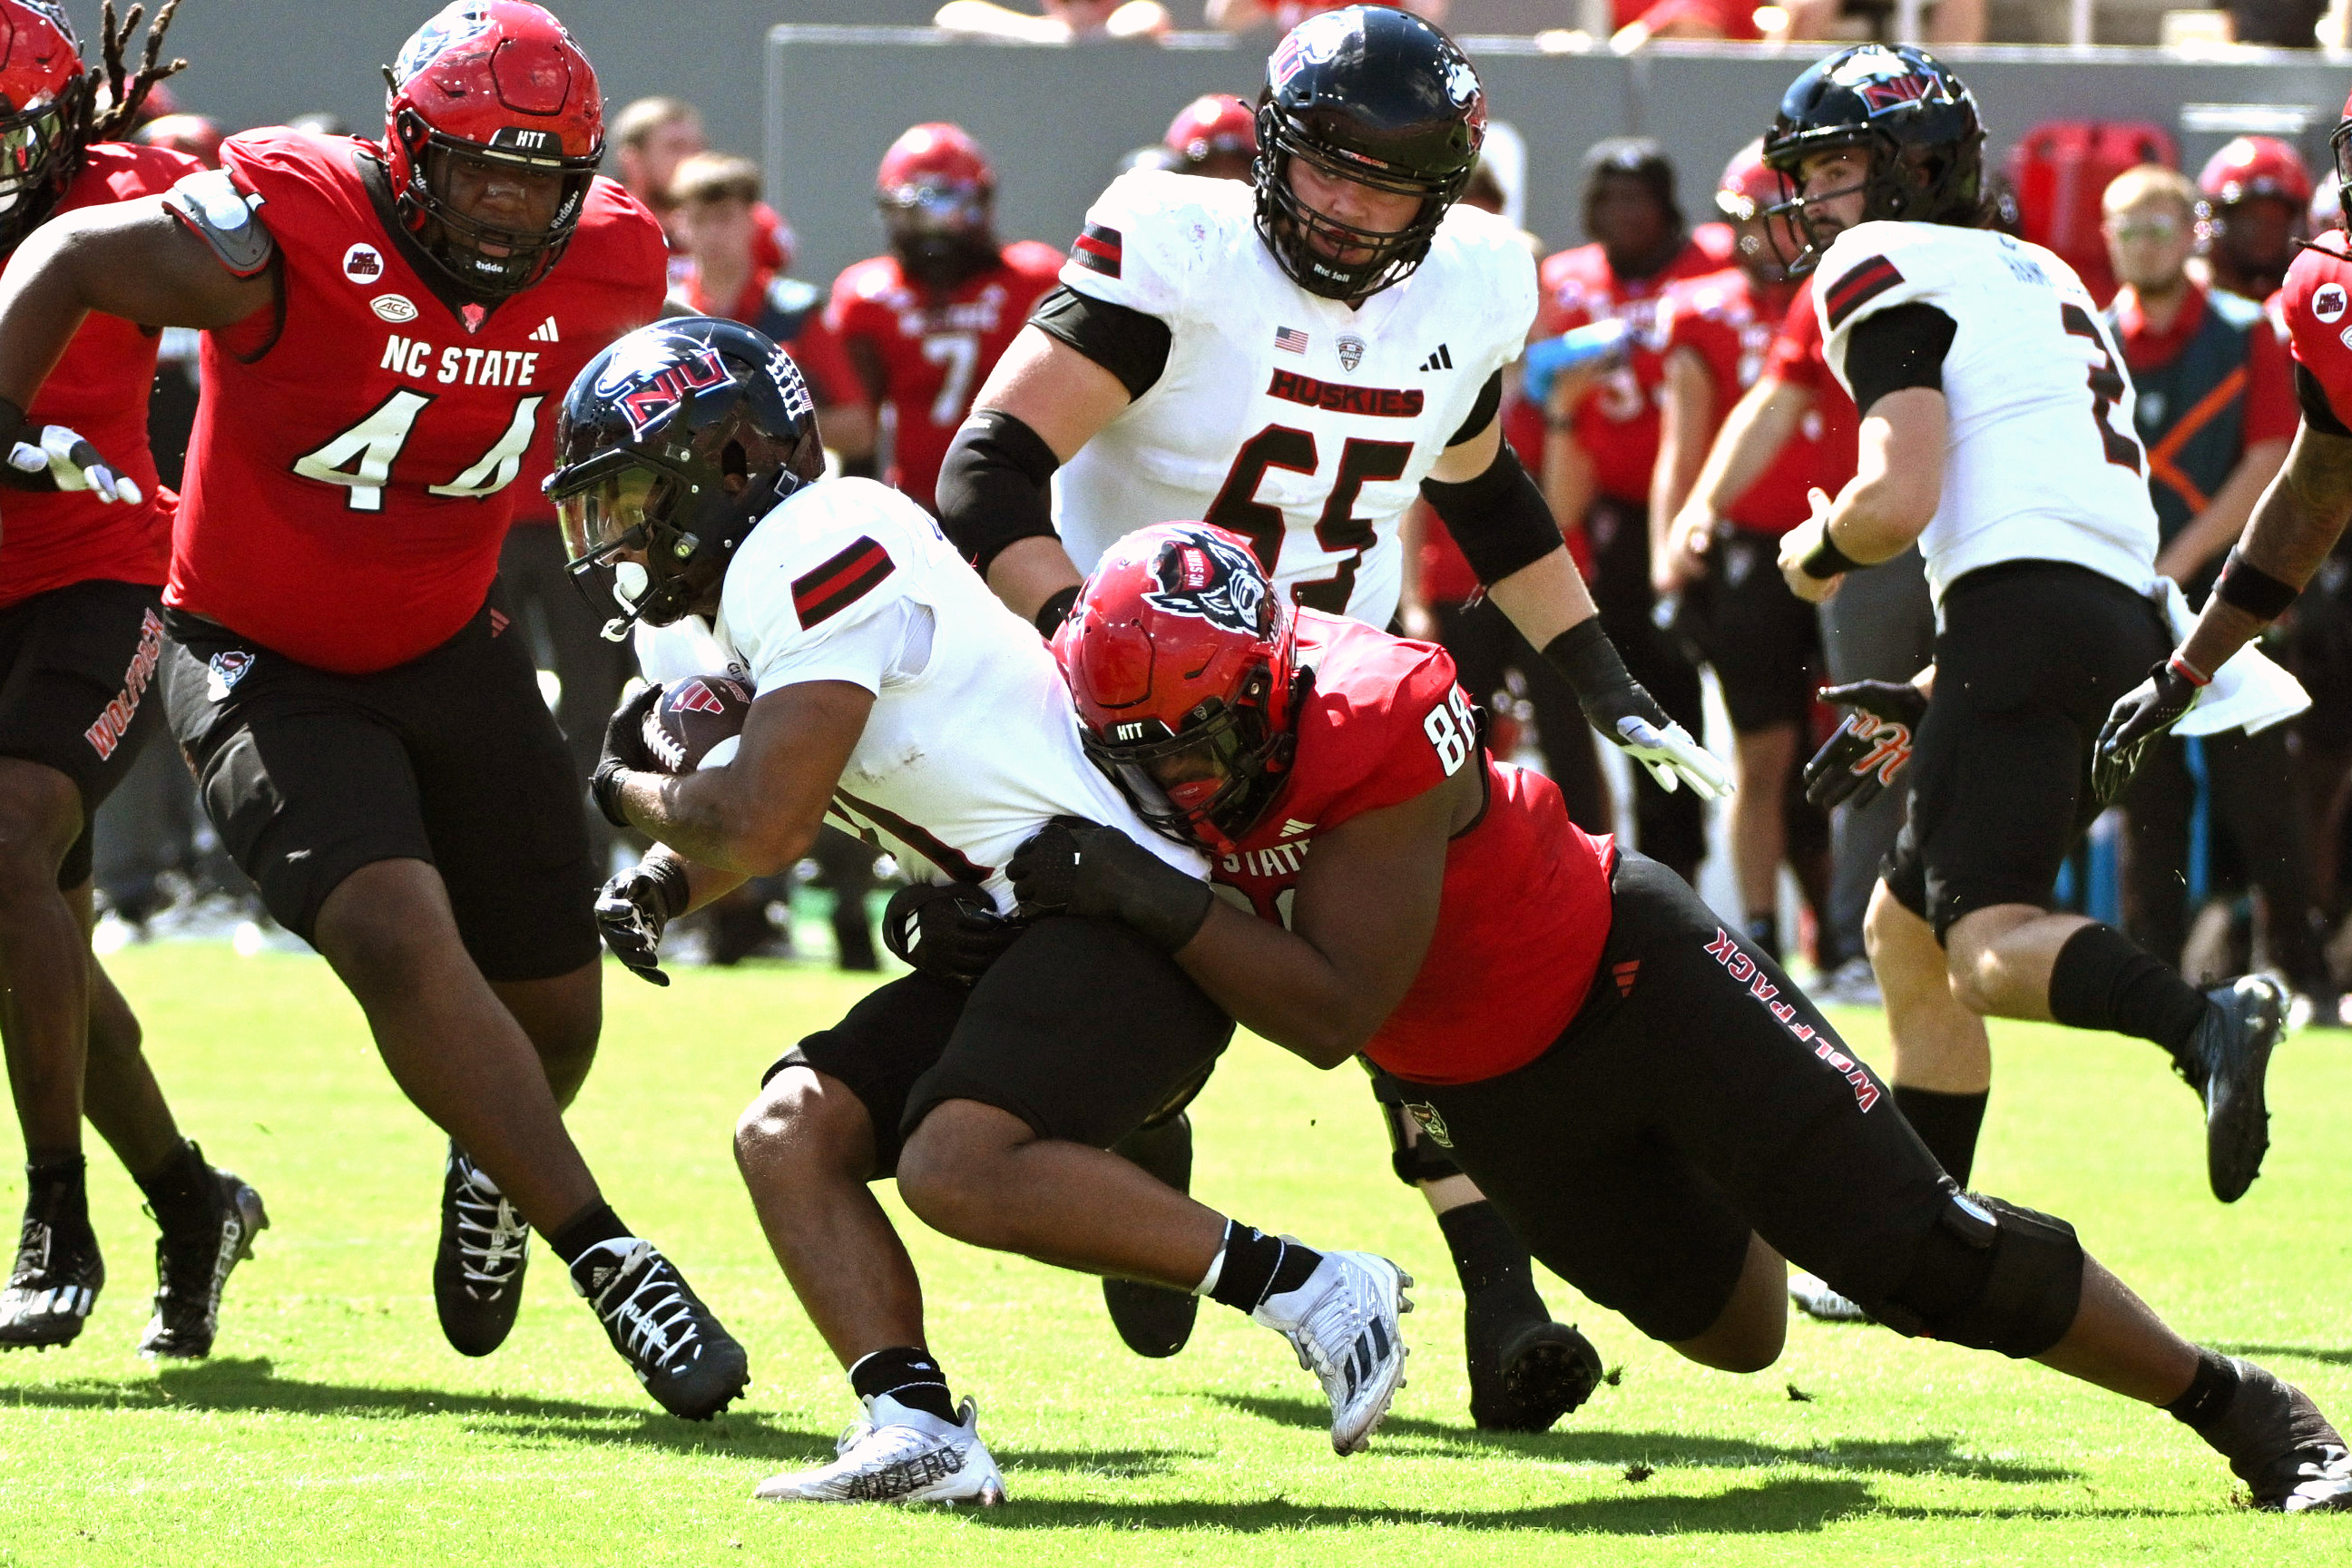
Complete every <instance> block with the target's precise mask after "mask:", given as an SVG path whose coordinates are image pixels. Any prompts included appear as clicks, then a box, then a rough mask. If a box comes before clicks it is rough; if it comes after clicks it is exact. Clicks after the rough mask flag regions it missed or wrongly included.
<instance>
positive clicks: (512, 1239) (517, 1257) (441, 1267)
mask: <svg viewBox="0 0 2352 1568" xmlns="http://www.w3.org/2000/svg"><path fill="white" fill-rule="evenodd" d="M529 1264H530V1226H528V1225H526V1224H524V1223H523V1217H522V1215H519V1214H517V1213H516V1212H515V1208H514V1205H512V1204H510V1203H509V1202H507V1200H506V1195H505V1194H502V1193H500V1192H499V1189H498V1184H496V1183H494V1182H492V1181H491V1180H490V1178H489V1177H488V1176H487V1175H484V1174H483V1173H482V1172H481V1169H480V1168H479V1167H478V1166H477V1165H476V1164H475V1163H474V1162H473V1161H472V1160H470V1159H468V1158H467V1155H466V1152H465V1151H464V1150H462V1149H460V1148H458V1147H457V1143H456V1142H454V1141H453V1142H451V1143H450V1145H449V1163H448V1164H447V1166H446V1169H445V1171H444V1172H443V1174H442V1179H441V1245H440V1248H439V1250H438V1251H436V1253H435V1254H434V1258H433V1307H434V1310H435V1311H436V1313H437V1314H439V1316H440V1319H441V1332H442V1333H443V1334H444V1335H446V1337H447V1338H448V1341H449V1344H450V1348H452V1349H453V1350H455V1351H457V1353H458V1354H460V1355H488V1354H489V1353H490V1352H492V1351H494V1350H496V1349H498V1348H499V1346H500V1345H502V1344H504V1343H506V1339H507V1334H508V1332H509V1331H510V1330H512V1329H513V1327H514V1321H515V1314H516V1313H517V1312H518V1311H520V1310H521V1309H522V1276H523V1269H524V1268H526V1267H528V1266H529Z"/></svg>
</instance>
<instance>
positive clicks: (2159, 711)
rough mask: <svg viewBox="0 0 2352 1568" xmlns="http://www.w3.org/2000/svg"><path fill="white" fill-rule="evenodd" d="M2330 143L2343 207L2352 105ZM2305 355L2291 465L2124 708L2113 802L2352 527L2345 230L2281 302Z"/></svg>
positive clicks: (2106, 767)
mask: <svg viewBox="0 0 2352 1568" xmlns="http://www.w3.org/2000/svg"><path fill="white" fill-rule="evenodd" d="M2329 145H2330V146H2331V147H2332V148H2333V150H2334V154H2335V159H2336V188H2337V191H2338V200H2339V202H2341V200H2342V198H2343V193H2344V192H2346V191H2347V189H2352V100H2347V101H2346V103H2345V106H2344V115H2343V118H2342V119H2340V120H2339V121H2337V122H2336V134H2335V136H2334V138H2333V140H2332V141H2331V142H2330V143H2329ZM2278 305H2279V308H2280V310H2282V311H2283V312H2284V316H2285V320H2286V325H2287V331H2288V333H2289V340H2290V342H2289V346H2290V348H2291V349H2292V350H2293V353H2294V386H2295V395H2296V398H2297V401H2298V402H2299V403H2300V404H2301V405H2302V414H2303V416H2302V420H2301V422H2300V423H2299V424H2298V425H2297V426H2296V428H2295V433H2294V445H2293V446H2291V447H2288V448H2287V456H2286V467H2285V468H2284V469H2282V470H2281V471H2280V473H2279V476H2278V478H2277V479H2274V480H2273V481H2272V483H2271V485H2270V488H2269V489H2265V490H2264V491H2263V495H2262V499H2261V500H2259V501H2257V502H2256V503H2255V505H2254V512H2253V516H2252V518H2251V519H2250V520H2249V521H2247V524H2246V530H2245V532H2244V534H2243V535H2242V537H2241V538H2240V539H2239V541H2238V544H2237V547H2236V548H2235V549H2233V550H2231V552H2230V555H2229V558H2228V560H2227V561H2226V562H2224V563H2223V564H2222V567H2221V576H2220V578H2219V579H2218V580H2217V581H2216V582H2215V584H2214V586H2213V592H2212V594H2211V595H2210V597H2208V598H2207V600H2206V601H2205V607H2204V609H2203V610H2202V611H2200V613H2199V615H2198V617H2197V625H2196V628H2195V629H2194V630H2193V631H2192V632H2191V633H2190V634H2189V636H2188V637H2186V638H2185V639H2184V640H2183V641H2182V642H2181V644H2180V646H2179V647H2177V648H2176V649H2175V650H2174V651H2173V653H2172V655H2171V657H2170V658H2168V659H2167V660H2165V661H2164V662H2163V663H2161V664H2159V665H2158V666H2157V667H2156V668H2154V669H2152V670H2150V671H2149V672H2148V677H2147V679H2146V680H2144V681H2142V682H2141V683H2140V684H2139V685H2138V686H2137V687H2136V688H2134V689H2132V690H2131V692H2130V693H2128V694H2127V695H2126V696H2125V697H2124V698H2123V699H2122V700H2119V701H2117V702H2116V705H2115V710H2114V711H2113V712H2112V713H2111V714H2110V715H2109V716H2108V719H2107V722H2106V725H2105V728H2104V729H2103V730H2102V731H2100V734H2099V745H2098V768H2099V775H2100V784H2101V786H2102V788H2103V789H2104V791H2105V793H2106V794H2107V795H2109V796H2110V797H2111V798H2112V797H2114V796H2116V795H2119V794H2120V793H2121V792H2122V791H2123V790H2124V788H2125V787H2126V785H2127V784H2128V783H2129V781H2130V778H2131V776H2132V774H2133V773H2134V771H2135V770H2136V769H2137V767H2138V766H2139V764H2140V761H2141V758H2142V756H2143V754H2144V753H2145V752H2146V750H2147V747H2148V745H2149V744H2150V742H2153V741H2155V740H2156V739H2157V738H2158V736H2160V735H2162V734H2163V733H2164V732H2165V731H2168V730H2169V729H2170V728H2171V727H2172V726H2173V725H2175V724H2177V723H2179V721H2180V720H2181V719H2182V718H2183V717H2184V716H2185V715H2187V713H2188V712H2189V709H2190V708H2191V707H2193V706H2194V705H2195V704H2196V703H2197V701H2198V700H2199V698H2200V696H2201V695H2202V694H2203V693H2204V692H2205V691H2206V689H2208V687H2210V684H2211V681H2212V677H2213V674H2214V672H2216V671H2218V670H2220V669H2221V668H2222V667H2223V666H2224V665H2226V664H2227V663H2229V662H2230V661H2231V658H2234V657H2235V656H2236V654H2237V653H2238V650H2239V649H2241V648H2242V647H2245V646H2246V644H2248V643H2249V642H2252V641H2253V640H2254V639H2255V638H2257V637H2260V636H2261V635H2262V633H2263V629H2264V628H2265V627H2267V626H2269V625H2270V624H2271V623H2272V622H2273V621H2274V620H2276V619H2277V618H2278V617H2279V616H2282V615H2284V613H2285V612H2286V608H2287V606H2288V605H2292V604H2294V601H2295V598H2296V596H2297V595H2299V594H2301V593H2302V591H2303V589H2304V586H2305V584H2308V583H2309V582H2310V581H2311V580H2312V578H2313V576H2314V575H2315V574H2317V572H2318V571H2319V567H2320V563H2322V562H2324V561H2326V559H2327V555H2328V552H2330V551H2332V550H2333V549H2335V548H2336V542H2337V541H2339V540H2340V539H2341V538H2342V537H2343V535H2344V525H2345V522H2346V521H2347V519H2352V423H2347V420H2352V344H2347V342H2345V341H2344V334H2345V333H2346V332H2347V331H2352V328H2347V323H2346V317H2347V314H2352V251H2347V248H2346V240H2345V237H2344V232H2343V230H2341V229H2340V228H2339V229H2334V230H2330V231H2329V232H2328V233H2326V234H2325V235H2323V236H2321V237H2320V238H2319V239H2317V240H2315V241H2314V242H2313V243H2311V244H2310V245H2307V246H2305V247H2304V248H2303V250H2302V252H2301V253H2300V254H2299V255H2297V256H2296V257H2295V258H2294V266H2293V267H2291V268H2288V270H2287V275H2286V283H2285V285H2284V289H2282V290H2281V292H2280V295H2279V298H2278Z"/></svg>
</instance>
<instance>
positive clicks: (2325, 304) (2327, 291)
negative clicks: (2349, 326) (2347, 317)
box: [2311, 283, 2346, 321]
mask: <svg viewBox="0 0 2352 1568" xmlns="http://www.w3.org/2000/svg"><path fill="white" fill-rule="evenodd" d="M2345 303H2346V300H2345V294H2344V285H2343V284H2341V283H2322V284H2321V285H2320V286H2319V287H2318V288H2316V289H2313V290H2312V292H2311V313H2312V314H2313V315H2315V316H2316V317H2318V318H2319V319H2320V320H2321V321H2342V320H2343V319H2344V307H2345Z"/></svg>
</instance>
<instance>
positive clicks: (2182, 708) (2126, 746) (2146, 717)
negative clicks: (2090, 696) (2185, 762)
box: [2091, 659, 2203, 805]
mask: <svg viewBox="0 0 2352 1568" xmlns="http://www.w3.org/2000/svg"><path fill="white" fill-rule="evenodd" d="M2201 690H2203V688H2202V687H2200V686H2199V685H2197V684H2196V683H2195V682H2193V681H2191V680H2190V679H2189V678H2188V677H2187V676H2185V675H2183V674H2181V673H2180V672H2179V670H2177V669H2175V668H2173V667H2172V662H2171V661H2170V660H2169V659H2168V660H2166V661H2165V662H2164V663H2162V664H2159V665H2158V666H2157V667H2156V668H2154V669H2151V670H2149V671H2148V672H2147V679H2146V680H2143V681H2141V682H2140V683H2139V684H2138V685H2137V686H2135V687H2133V688H2132V689H2130V690H2129V691H2126V692H2125V693H2124V694H2123V695H2122V696H2121V697H2119V698H2117V699H2116V705H2115V706H2114V707H2113V708H2111V709H2109V710H2107V721H2106V722H2105V723H2104V724H2102V725H2100V726H2099V743H2098V744H2097V745H2096V746H2095V747H2093V748H2092V749H2091V788H2092V789H2093V790H2094V791H2095V792H2096V793H2097V795H2098V797H2099V804H2100V805H2114V804H2115V803H2116V801H2118V800H2120V799H2122V798H2123V793H2124V791H2126V790H2127V789H2129V788H2131V782H2132V777H2133V775H2134V774H2136V773H2138V772H2139V765H2140V763H2142V762H2143V761H2144V760H2146V758H2147V748H2148V746H2149V744H2150V743H2151V742H2155V741H2156V740H2158V738H2159V737H2161V736H2162V735H2163V734H2164V733H2165V732H2166V731H2168V730H2170V729H2171V728H2172V727H2173V726H2174V725H2175V724H2178V723H2179V722H2180V721H2181V718H2182V716H2183V715H2185V714H2187V713H2188V711H2189V709H2190V708H2192V707H2194V706H2195V705H2196V702H2197V693H2198V692H2200V691H2201Z"/></svg>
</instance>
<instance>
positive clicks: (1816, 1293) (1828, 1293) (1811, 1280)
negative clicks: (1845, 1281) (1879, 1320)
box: [1789, 1272, 1870, 1323]
mask: <svg viewBox="0 0 2352 1568" xmlns="http://www.w3.org/2000/svg"><path fill="white" fill-rule="evenodd" d="M1789 1300H1791V1301H1794V1302H1795V1303H1796V1304H1797V1310H1799V1311H1800V1312H1802V1313H1804V1314H1805V1316H1807V1317H1808V1318H1813V1319H1817V1320H1819V1321H1822V1322H1824V1323H1866V1322H1868V1321H1870V1314H1869V1313H1868V1312H1865V1311H1864V1310H1862V1309H1861V1308H1860V1307H1857V1306H1855V1305H1854V1304H1853V1301H1852V1300H1848V1299H1847V1298H1846V1297H1843V1296H1841V1295H1839V1294H1838V1293H1837V1292H1836V1291H1835V1290H1832V1289H1830V1287H1829V1282H1828V1281H1827V1280H1825V1279H1822V1278H1821V1277H1820V1276H1818V1275H1813V1274H1806V1273H1802V1272H1799V1273H1793V1274H1791V1275H1790V1276H1789Z"/></svg>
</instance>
